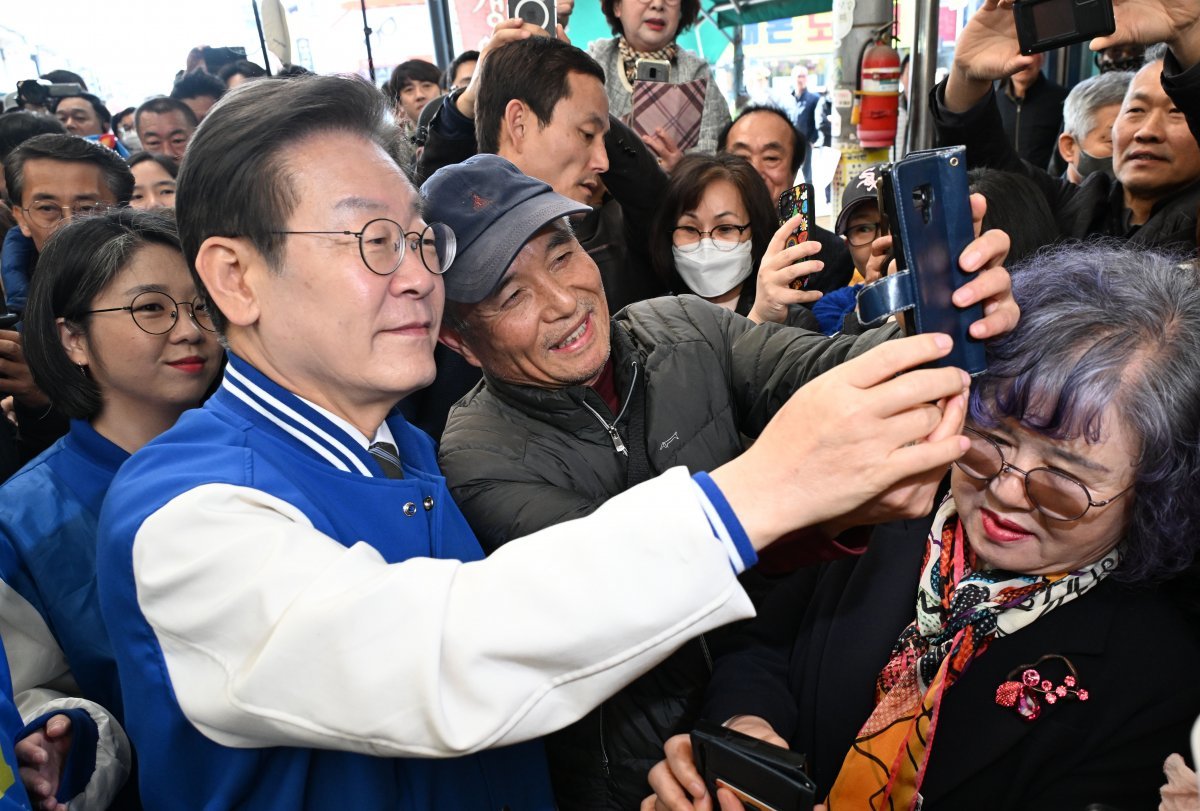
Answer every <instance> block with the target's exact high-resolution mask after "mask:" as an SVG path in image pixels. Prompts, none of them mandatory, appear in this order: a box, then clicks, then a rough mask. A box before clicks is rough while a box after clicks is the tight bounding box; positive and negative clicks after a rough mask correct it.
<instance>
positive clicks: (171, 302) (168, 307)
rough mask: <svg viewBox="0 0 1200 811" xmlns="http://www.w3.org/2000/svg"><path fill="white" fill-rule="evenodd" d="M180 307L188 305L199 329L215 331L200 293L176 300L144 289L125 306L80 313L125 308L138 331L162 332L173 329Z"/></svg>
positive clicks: (114, 310)
mask: <svg viewBox="0 0 1200 811" xmlns="http://www.w3.org/2000/svg"><path fill="white" fill-rule="evenodd" d="M180 307H187V308H188V315H190V316H191V319H192V323H194V324H195V325H196V326H198V327H199V328H200V329H202V330H204V331H205V332H215V331H216V330H215V329H214V328H213V322H212V314H211V313H209V311H208V303H207V302H206V301H205V300H204V299H203V298H201V297H200V296H196V298H194V299H192V300H191V301H176V300H175V299H173V298H171V297H170V296H168V295H167V294H166V293H160V292H158V291H157V290H147V291H146V292H144V293H138V294H137V295H136V296H134V297H133V301H131V302H129V306H128V307H105V308H104V309H101V310H85V311H84V312H85V313H87V314H89V315H90V314H93V313H116V312H121V311H123V310H124V311H128V312H129V314H130V315H131V316H133V323H135V324H137V325H138V328H139V329H141V330H142V332H148V333H150V334H151V335H163V334H165V333H168V332H170V331H171V330H172V329H174V328H175V322H177V321H178V320H179V308H180Z"/></svg>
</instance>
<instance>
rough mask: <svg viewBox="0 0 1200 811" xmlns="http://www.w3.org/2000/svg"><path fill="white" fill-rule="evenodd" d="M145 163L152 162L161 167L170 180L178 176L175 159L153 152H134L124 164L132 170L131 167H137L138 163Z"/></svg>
mask: <svg viewBox="0 0 1200 811" xmlns="http://www.w3.org/2000/svg"><path fill="white" fill-rule="evenodd" d="M146 161H154V162H155V163H157V164H158V165H159V166H161V167H162V168H163V170H164V171H165V172H166V173H167V174H169V175H170V176H171V177H172V178H174V177H178V176H179V164H178V163H176V162H175V159H174V158H172V157H171V156H170V155H159V154H156V153H154V152H144V151H143V152H134V153H133V154H132V155H130V156H129V159H128V161H126V162H127V163H128V164H129V168H130V169H132V168H133V167H135V166H137V165H138V164H139V163H145V162H146Z"/></svg>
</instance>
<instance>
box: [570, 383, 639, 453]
mask: <svg viewBox="0 0 1200 811" xmlns="http://www.w3.org/2000/svg"><path fill="white" fill-rule="evenodd" d="M637 378H638V364H637V361H636V360H635V361H633V379H632V381H630V383H629V393H628V394H626V395H625V402H624V403H623V404H622V405H621V412H620V413H619V414H617V417H616V419H614V420H613V421H612V425H609V424H608V423H607V422H605V420H604V417H601V416H600V412H598V411H596V409H594V408H592V407H591V406H590V405H588V404H587V401H586V400H584V401H581V402H583V407H584V408H586V409H587V410H588V411H590V412H592V416H593V417H595V418H596V421H597V422H599V423H600V425H602V426H603V427H604V430H605V431H608V436H609V438H610V439H612V443H613V450H615V451H616V452H617V453H620V454H624V455H625V456H628V455H629V450H628V449H627V448H626V447H625V442H624V441H623V440H622V439H621V435H620V434H618V433H617V423H618V422H620V421H621V417H624V416H625V410H626V409H627V408H629V401H630V400H632V399H633V389H634V387H635V386H637Z"/></svg>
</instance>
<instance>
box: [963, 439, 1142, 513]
mask: <svg viewBox="0 0 1200 811" xmlns="http://www.w3.org/2000/svg"><path fill="white" fill-rule="evenodd" d="M964 430H965V432H966V435H967V438H968V439H970V440H971V447H970V448H968V449H967V452H966V453H965V454H963V456H962V458H961V459H959V460H958V461H957V462H955V463H954V464H955V465H957V466H958V469H959V470H961V471H962V472H963V473H965V474H967V475H968V476H970V477H971V478H972V479H976V480H978V481H982V482H990V481H992V479H995V478H996V477H997V476H999V475H1000V474H1001V473H1003V472H1004V471H1005V470H1011V471H1012V472H1013V473H1017V474H1020V475H1021V476H1023V477H1024V478H1025V494H1026V495H1027V496H1028V497H1029V500H1030V501H1031V502H1033V506H1035V507H1037V508H1038V510H1039V511H1041V513H1042V514H1043V515H1045V516H1046V517H1047V518H1052V519H1054V520H1056V521H1078V520H1079V519H1080V518H1083V516H1084V515H1085V514H1086V513H1087V511H1088V510H1090V509H1091V508H1092V507H1106V506H1108V505H1109V504H1111V503H1113V502H1114V501H1116V500H1117V499H1118V498H1120V497H1121V496H1123V495H1125V494H1126V493H1128V492H1129V491H1130V490H1132V489H1133V485H1132V484H1131V485H1129V486H1128V487H1126V488H1125V489H1124V490H1122V491H1121V492H1119V493H1117V494H1116V495H1115V496H1113V497H1112V498H1109V499H1105V500H1104V501H1093V500H1092V494H1091V493H1090V492H1089V491H1088V489H1087V487H1086V486H1085V485H1084V484H1083V482H1081V481H1079V480H1078V479H1076V478H1075V477H1073V476H1068V475H1067V474H1066V473H1063V472H1062V471H1059V470H1054V469H1053V468H1048V467H1037V468H1034V469H1033V470H1028V471H1026V470H1021V469H1020V468H1019V467H1014V466H1013V465H1011V464H1009V463H1008V461H1007V460H1006V459H1005V458H1004V451H1002V450H1001V449H1000V445H999V444H997V443H996V441H995V440H994V439H992V438H991V437H990V436H987V435H986V434H982V433H980V432H979V431H976V430H975V429H974V428H970V427H967V428H965V429H964Z"/></svg>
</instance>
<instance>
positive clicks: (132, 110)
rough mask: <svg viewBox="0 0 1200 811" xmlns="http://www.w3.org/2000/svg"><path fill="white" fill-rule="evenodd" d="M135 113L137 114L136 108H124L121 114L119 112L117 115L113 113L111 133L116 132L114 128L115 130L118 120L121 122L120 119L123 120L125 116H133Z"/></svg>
mask: <svg viewBox="0 0 1200 811" xmlns="http://www.w3.org/2000/svg"><path fill="white" fill-rule="evenodd" d="M136 112H137V108H136V107H126V108H125V109H124V110H122V111H121V112H119V113H113V117H112V120H113V132H116V128H117V122H118V121H120V120H121V119H122V118H124V117H125V116H127V115H133V114H134V113H136Z"/></svg>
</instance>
